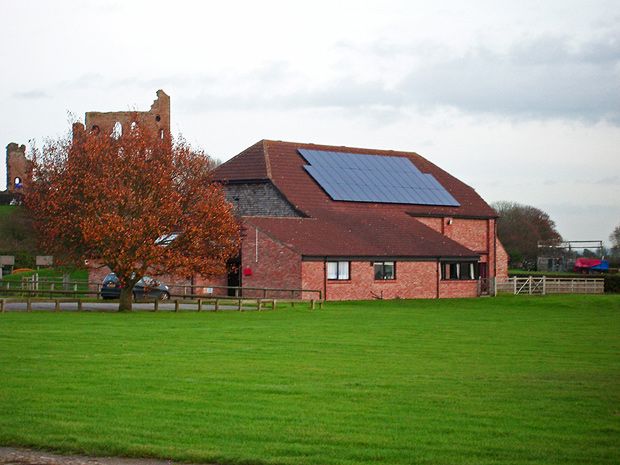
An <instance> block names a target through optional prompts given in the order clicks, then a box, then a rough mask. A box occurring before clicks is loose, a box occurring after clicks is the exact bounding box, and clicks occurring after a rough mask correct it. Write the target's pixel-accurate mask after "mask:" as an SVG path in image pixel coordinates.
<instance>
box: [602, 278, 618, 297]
mask: <svg viewBox="0 0 620 465" xmlns="http://www.w3.org/2000/svg"><path fill="white" fill-rule="evenodd" d="M605 293H606V294H619V293H620V274H606V275H605Z"/></svg>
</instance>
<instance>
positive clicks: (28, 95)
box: [13, 90, 50, 100]
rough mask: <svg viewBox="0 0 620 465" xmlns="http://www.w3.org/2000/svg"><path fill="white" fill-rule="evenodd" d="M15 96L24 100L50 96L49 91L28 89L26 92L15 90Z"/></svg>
mask: <svg viewBox="0 0 620 465" xmlns="http://www.w3.org/2000/svg"><path fill="white" fill-rule="evenodd" d="M13 98H16V99H24V100H38V99H42V98H50V96H49V94H48V93H47V92H44V91H42V90H28V91H25V92H15V93H14V94H13Z"/></svg>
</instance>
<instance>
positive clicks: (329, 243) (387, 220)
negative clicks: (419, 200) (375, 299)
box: [244, 211, 478, 258]
mask: <svg viewBox="0 0 620 465" xmlns="http://www.w3.org/2000/svg"><path fill="white" fill-rule="evenodd" d="M244 219H245V221H246V222H248V223H250V224H252V225H253V226H255V227H257V228H258V229H259V230H260V231H262V232H263V233H265V234H267V235H268V236H270V237H272V238H273V239H275V240H277V241H278V242H281V243H283V244H284V245H286V246H288V247H290V248H291V249H293V250H295V251H296V252H298V253H299V254H300V255H302V256H305V257H394V258H396V257H418V258H435V257H462V258H465V257H466V258H477V257H478V254H477V253H475V252H472V251H471V250H469V249H467V248H466V247H464V246H462V245H460V244H458V243H457V242H455V241H453V240H451V239H449V238H447V237H446V236H444V235H442V234H440V233H438V232H436V231H434V230H433V229H431V228H429V227H427V226H425V225H423V224H422V223H420V222H419V221H417V220H416V219H414V218H411V217H410V216H408V215H406V214H403V213H401V214H394V213H390V214H387V215H381V214H378V215H377V214H375V213H372V212H368V213H364V212H355V213H349V214H346V215H338V214H333V213H332V212H327V211H326V212H324V214H322V215H320V216H319V217H317V218H290V217H289V218H273V217H246V218H244Z"/></svg>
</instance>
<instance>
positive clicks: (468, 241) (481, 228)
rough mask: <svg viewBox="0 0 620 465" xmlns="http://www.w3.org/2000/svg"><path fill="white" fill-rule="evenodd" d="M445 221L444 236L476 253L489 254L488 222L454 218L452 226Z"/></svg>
mask: <svg viewBox="0 0 620 465" xmlns="http://www.w3.org/2000/svg"><path fill="white" fill-rule="evenodd" d="M447 223H448V222H447V220H444V234H445V235H446V236H448V237H449V238H450V239H452V240H454V241H456V242H458V243H459V244H462V245H464V246H465V247H467V248H468V249H470V250H473V251H474V252H487V249H488V224H487V223H488V222H487V220H469V219H460V218H453V219H452V224H447Z"/></svg>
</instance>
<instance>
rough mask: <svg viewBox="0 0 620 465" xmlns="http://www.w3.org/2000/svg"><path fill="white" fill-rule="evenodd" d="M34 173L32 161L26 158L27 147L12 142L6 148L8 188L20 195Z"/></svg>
mask: <svg viewBox="0 0 620 465" xmlns="http://www.w3.org/2000/svg"><path fill="white" fill-rule="evenodd" d="M31 172H32V161H30V160H28V159H27V158H26V146H25V145H18V144H16V143H15V142H11V143H10V144H9V145H7V146H6V187H7V190H8V191H9V192H11V193H19V191H20V190H21V189H23V187H24V186H25V184H27V182H28V179H29V178H30V175H31Z"/></svg>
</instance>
